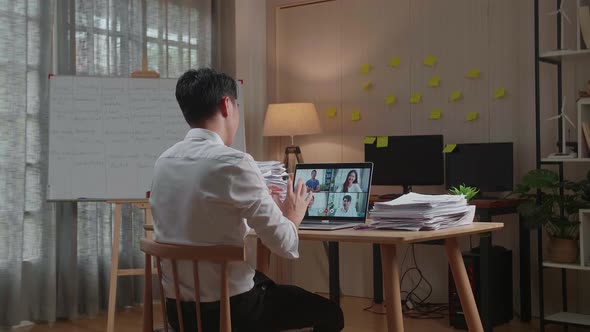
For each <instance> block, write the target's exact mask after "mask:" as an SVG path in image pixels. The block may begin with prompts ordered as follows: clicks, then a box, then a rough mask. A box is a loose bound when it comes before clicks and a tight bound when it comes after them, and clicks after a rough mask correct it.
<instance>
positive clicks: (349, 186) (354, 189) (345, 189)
mask: <svg viewBox="0 0 590 332" xmlns="http://www.w3.org/2000/svg"><path fill="white" fill-rule="evenodd" d="M336 191H337V192H340V193H359V192H362V191H363V190H362V189H361V185H360V183H359V182H358V174H357V172H356V171H355V170H354V169H353V170H352V171H350V172H348V174H347V175H346V179H345V180H344V183H343V184H342V185H341V186H340V187H338V189H337V190H336Z"/></svg>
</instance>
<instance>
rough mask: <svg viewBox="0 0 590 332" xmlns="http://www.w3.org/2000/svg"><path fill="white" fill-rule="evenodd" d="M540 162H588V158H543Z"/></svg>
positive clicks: (589, 159) (589, 160)
mask: <svg viewBox="0 0 590 332" xmlns="http://www.w3.org/2000/svg"><path fill="white" fill-rule="evenodd" d="M541 162H542V163H580V162H590V158H543V159H541Z"/></svg>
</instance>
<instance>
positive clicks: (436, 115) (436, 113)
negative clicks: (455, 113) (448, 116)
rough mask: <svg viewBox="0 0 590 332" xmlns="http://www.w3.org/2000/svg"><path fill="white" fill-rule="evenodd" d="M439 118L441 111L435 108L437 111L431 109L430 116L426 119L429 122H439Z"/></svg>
mask: <svg viewBox="0 0 590 332" xmlns="http://www.w3.org/2000/svg"><path fill="white" fill-rule="evenodd" d="M441 116H442V110H441V109H438V108H437V109H433V110H432V111H430V116H429V117H428V118H429V119H430V120H439V119H440V117H441Z"/></svg>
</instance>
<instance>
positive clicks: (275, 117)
mask: <svg viewBox="0 0 590 332" xmlns="http://www.w3.org/2000/svg"><path fill="white" fill-rule="evenodd" d="M321 132H322V128H321V126H320V118H319V117H318V112H317V111H316V109H315V106H314V105H313V104H312V103H289V104H269V105H268V108H267V110H266V117H265V118H264V131H263V135H264V136H291V137H293V136H298V135H311V134H319V133H321Z"/></svg>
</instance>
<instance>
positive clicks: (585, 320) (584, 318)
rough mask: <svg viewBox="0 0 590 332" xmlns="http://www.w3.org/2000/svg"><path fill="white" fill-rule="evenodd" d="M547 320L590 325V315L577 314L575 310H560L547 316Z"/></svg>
mask: <svg viewBox="0 0 590 332" xmlns="http://www.w3.org/2000/svg"><path fill="white" fill-rule="evenodd" d="M545 320H548V321H552V322H559V323H567V324H575V325H581V326H590V315H584V314H577V313H573V312H558V313H556V314H553V315H549V316H545Z"/></svg>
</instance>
